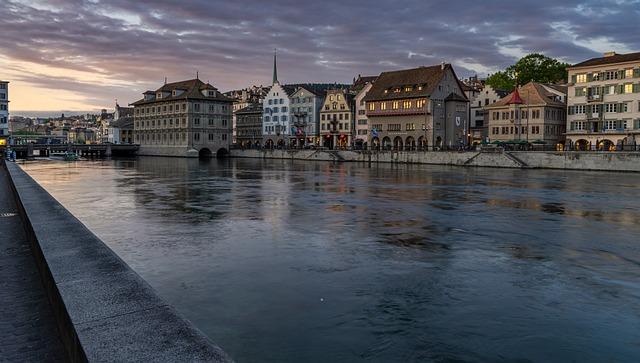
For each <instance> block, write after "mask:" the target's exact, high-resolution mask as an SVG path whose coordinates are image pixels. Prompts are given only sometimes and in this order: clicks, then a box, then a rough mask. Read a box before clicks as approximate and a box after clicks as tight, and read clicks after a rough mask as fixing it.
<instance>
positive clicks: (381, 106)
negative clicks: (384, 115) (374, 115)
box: [380, 102, 387, 110]
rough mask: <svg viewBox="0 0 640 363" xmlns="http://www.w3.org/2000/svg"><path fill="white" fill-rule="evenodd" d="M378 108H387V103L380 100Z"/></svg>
mask: <svg viewBox="0 0 640 363" xmlns="http://www.w3.org/2000/svg"><path fill="white" fill-rule="evenodd" d="M380 109H381V110H386V109H387V103H386V102H380Z"/></svg>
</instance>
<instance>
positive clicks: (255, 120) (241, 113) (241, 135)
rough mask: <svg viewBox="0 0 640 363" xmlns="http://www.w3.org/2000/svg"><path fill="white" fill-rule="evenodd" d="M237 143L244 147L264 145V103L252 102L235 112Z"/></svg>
mask: <svg viewBox="0 0 640 363" xmlns="http://www.w3.org/2000/svg"><path fill="white" fill-rule="evenodd" d="M235 115H236V144H237V145H240V146H241V147H243V148H252V147H260V146H261V145H262V104H261V103H252V104H250V105H248V106H247V107H245V108H243V109H240V110H238V111H236V112H235Z"/></svg>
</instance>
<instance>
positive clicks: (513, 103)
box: [485, 82, 566, 145]
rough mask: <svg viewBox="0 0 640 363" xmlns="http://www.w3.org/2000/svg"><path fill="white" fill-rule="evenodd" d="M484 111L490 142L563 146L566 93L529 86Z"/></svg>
mask: <svg viewBox="0 0 640 363" xmlns="http://www.w3.org/2000/svg"><path fill="white" fill-rule="evenodd" d="M485 110H486V112H487V114H488V117H489V123H488V127H489V139H490V140H491V141H525V142H529V143H532V142H536V143H540V144H542V143H544V144H547V145H556V144H558V143H564V132H565V125H566V91H564V90H563V88H562V87H559V86H551V85H544V84H541V83H537V82H529V83H527V84H525V85H524V86H521V87H519V88H517V89H515V90H514V91H513V92H512V93H510V94H509V95H508V96H506V97H504V98H502V99H500V100H499V101H498V102H495V103H493V104H490V105H489V106H485Z"/></svg>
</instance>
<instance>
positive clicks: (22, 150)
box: [10, 143, 140, 158]
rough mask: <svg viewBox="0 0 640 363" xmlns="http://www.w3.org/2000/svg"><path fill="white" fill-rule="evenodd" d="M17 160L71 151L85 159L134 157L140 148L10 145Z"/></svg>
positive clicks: (79, 145) (125, 145)
mask: <svg viewBox="0 0 640 363" xmlns="http://www.w3.org/2000/svg"><path fill="white" fill-rule="evenodd" d="M10 147H11V149H13V150H15V152H16V157H17V158H30V157H33V156H49V155H51V154H55V153H64V152H66V151H73V152H75V153H77V154H79V155H81V156H87V157H110V156H114V155H116V156H135V155H136V153H137V152H138V149H139V148H140V145H137V144H35V143H28V144H21V145H11V146H10Z"/></svg>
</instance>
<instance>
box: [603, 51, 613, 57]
mask: <svg viewBox="0 0 640 363" xmlns="http://www.w3.org/2000/svg"><path fill="white" fill-rule="evenodd" d="M614 55H616V52H614V51H610V52H605V53H604V57H605V58H607V57H613V56H614Z"/></svg>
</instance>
